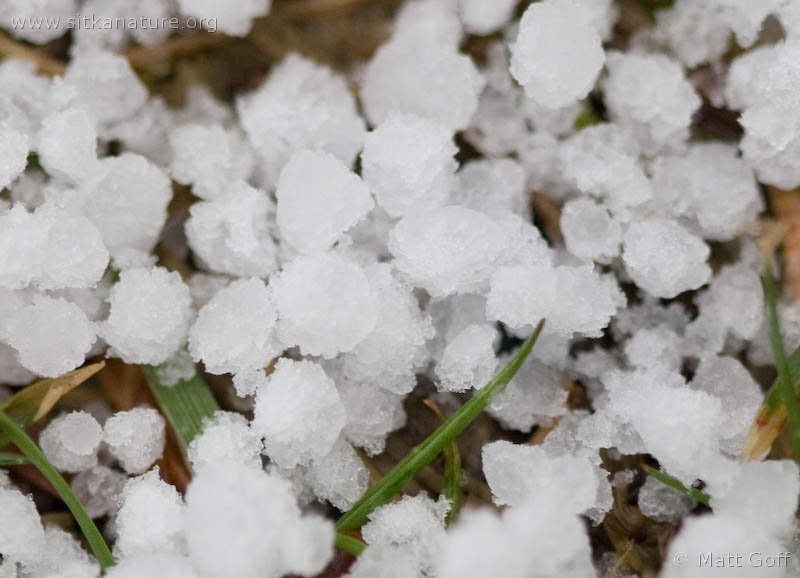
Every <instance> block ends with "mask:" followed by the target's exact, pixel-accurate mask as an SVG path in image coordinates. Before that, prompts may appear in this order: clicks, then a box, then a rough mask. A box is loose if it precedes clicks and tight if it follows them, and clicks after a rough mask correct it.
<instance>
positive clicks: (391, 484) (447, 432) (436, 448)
mask: <svg viewBox="0 0 800 578" xmlns="http://www.w3.org/2000/svg"><path fill="white" fill-rule="evenodd" d="M543 327H544V319H542V320H541V321H539V323H538V324H537V325H536V329H535V330H534V332H533V335H531V336H530V337H529V338H528V339H527V340H526V341H525V343H523V345H522V347H521V348H520V350H519V352H518V353H517V354H516V355H515V356H514V357H513V359H511V361H510V362H509V363H508V365H506V366H505V367H504V368H503V369H502V370H500V372H499V373H498V374H497V375H495V376H494V377H493V378H492V379H491V380H490V381H489V383H487V384H486V385H485V386H484V388H483V389H481V390H480V391H478V392H477V393H475V395H473V396H472V397H471V398H470V400H469V401H468V402H467V403H465V404H464V405H463V406H461V408H460V409H459V410H458V411H457V412H456V413H454V414H453V415H451V416H450V417H449V418H448V419H447V420H446V421H445V422H444V423H443V424H442V425H440V426H439V427H438V428H436V431H434V432H433V433H432V434H431V435H429V436H428V437H427V438H426V439H425V440H424V441H423V442H422V443H421V444H419V445H418V446H417V447H415V448H414V449H413V450H411V452H410V453H409V454H408V455H407V456H406V457H405V458H403V459H402V460H401V461H400V462H399V463H398V464H397V465H396V466H395V467H393V468H392V469H391V470H390V471H389V472H388V473H387V474H386V475H385V476H384V477H383V478H381V479H380V481H378V483H377V484H375V485H374V486H372V487H371V488H370V489H369V490H367V493H366V494H364V496H363V497H362V498H361V499H360V500H359V501H358V502H357V503H356V505H355V506H353V508H352V509H351V510H350V511H349V512H347V513H346V514H344V515H343V516H342V517H341V518H340V519H339V521H338V522H337V523H336V527H337V529H339V530H354V529H356V528H360V527H361V526H362V525H363V524H364V523H365V522H366V521H367V516H368V515H369V514H370V513H372V512H373V511H374V510H375V509H376V508H379V507H380V506H382V505H383V504H385V503H386V502H388V501H389V500H390V499H391V498H392V497H393V496H394V495H395V494H397V492H399V491H401V490H402V489H403V487H404V486H405V485H406V484H407V483H408V482H409V481H411V480H412V479H413V478H414V476H416V475H417V474H418V473H419V472H420V470H422V468H424V467H425V466H427V465H428V464H429V463H431V462H432V461H433V460H434V459H435V458H436V456H437V455H439V453H441V452H442V450H443V449H444V448H445V446H447V444H449V443H450V442H452V441H453V440H454V439H455V438H456V437H457V436H458V435H459V434H460V433H461V432H462V431H464V430H465V429H466V428H467V426H469V424H470V423H472V421H473V420H474V419H475V418H476V417H478V415H480V413H481V412H482V411H483V410H484V408H485V407H486V406H487V405H488V404H489V402H490V401H491V400H492V398H493V397H494V396H495V395H496V394H498V393H500V392H501V391H502V390H503V389H504V388H505V386H506V385H507V384H508V382H509V381H511V378H513V377H514V375H515V374H516V373H517V370H519V368H520V366H521V365H522V364H523V363H524V362H525V360H526V359H527V358H528V355H529V354H530V352H531V349H533V346H534V345H535V344H536V340H537V339H538V338H539V334H540V333H541V332H542V328H543Z"/></svg>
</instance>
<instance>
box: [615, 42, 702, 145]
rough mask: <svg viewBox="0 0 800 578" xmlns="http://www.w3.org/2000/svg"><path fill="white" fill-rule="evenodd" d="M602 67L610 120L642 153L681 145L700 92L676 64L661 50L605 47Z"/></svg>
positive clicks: (697, 106) (698, 103)
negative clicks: (628, 134) (605, 71)
mask: <svg viewBox="0 0 800 578" xmlns="http://www.w3.org/2000/svg"><path fill="white" fill-rule="evenodd" d="M607 69H608V77H607V78H606V81H605V83H604V92H605V103H606V106H608V111H609V114H610V116H611V119H612V120H613V121H614V122H616V123H618V124H620V125H621V126H622V127H623V128H625V129H627V130H629V131H631V133H632V134H633V135H634V136H635V137H636V139H637V140H638V141H639V143H640V144H641V146H642V148H643V150H644V151H645V152H646V153H648V154H654V153H656V152H657V151H659V150H665V149H667V150H668V149H672V148H676V147H679V146H680V145H681V144H683V141H685V140H686V138H687V137H688V136H689V124H690V122H691V120H692V115H693V114H694V113H695V111H696V110H697V109H698V108H700V97H699V96H697V94H696V93H695V91H694V88H693V87H692V84H691V83H690V82H689V81H688V80H687V78H686V76H685V75H684V72H683V70H682V69H681V66H680V64H678V63H677V62H675V61H674V60H671V59H670V58H669V57H667V56H664V55H663V54H647V53H636V52H627V53H621V52H611V53H609V55H608V63H607Z"/></svg>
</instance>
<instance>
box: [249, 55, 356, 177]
mask: <svg viewBox="0 0 800 578" xmlns="http://www.w3.org/2000/svg"><path fill="white" fill-rule="evenodd" d="M236 108H237V111H238V113H239V118H240V121H241V124H242V127H243V128H244V130H245V132H246V133H247V136H248V138H249V139H250V144H251V145H252V146H253V148H254V149H255V151H256V153H257V154H258V156H259V157H260V158H261V160H262V162H263V163H264V166H262V167H260V168H261V169H262V170H263V171H265V173H266V174H265V180H266V182H265V183H264V185H265V186H272V185H274V184H275V182H277V179H278V175H279V174H280V171H281V169H282V168H283V166H284V165H285V164H286V161H287V160H289V157H290V156H291V155H292V153H293V152H295V151H298V150H300V149H305V148H316V149H320V150H324V151H326V152H329V153H331V154H333V155H334V156H336V157H337V158H339V159H341V160H342V161H343V162H344V163H345V164H347V165H350V164H351V163H352V162H353V161H354V160H355V157H356V154H357V153H358V151H359V149H360V148H361V145H362V144H363V142H364V133H365V130H366V129H365V126H364V121H363V120H362V119H361V117H359V116H358V113H357V111H356V105H355V99H354V98H353V95H352V94H351V93H350V90H349V89H348V88H347V84H346V83H345V80H344V78H342V77H341V76H339V75H337V74H335V73H333V72H332V71H331V70H330V69H328V68H325V67H323V66H320V65H318V64H315V63H313V62H312V61H310V60H307V59H305V58H303V57H301V56H299V55H297V54H291V55H289V56H288V57H286V59H284V60H283V62H281V63H280V64H279V65H278V66H277V67H275V68H273V69H272V72H271V73H270V76H269V78H268V79H267V80H266V82H264V83H263V84H262V85H261V86H260V87H259V88H258V89H257V90H256V91H255V92H253V93H251V94H249V95H246V96H242V97H240V98H239V100H238V101H237V103H236Z"/></svg>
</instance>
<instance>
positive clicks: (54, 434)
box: [39, 411, 103, 473]
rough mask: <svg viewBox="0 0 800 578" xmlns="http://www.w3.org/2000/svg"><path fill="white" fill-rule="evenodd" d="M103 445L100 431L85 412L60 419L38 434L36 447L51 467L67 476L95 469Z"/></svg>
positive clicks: (101, 429) (101, 430) (94, 421)
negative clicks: (68, 473) (67, 474)
mask: <svg viewBox="0 0 800 578" xmlns="http://www.w3.org/2000/svg"><path fill="white" fill-rule="evenodd" d="M102 441H103V428H101V427H100V424H99V423H97V420H96V419H94V417H92V416H91V414H88V413H86V412H85V411H73V412H71V413H67V414H64V415H61V416H59V417H57V418H56V419H54V420H53V421H51V422H50V423H49V424H47V427H46V428H44V429H43V430H42V433H40V434H39V446H40V447H41V448H42V451H43V452H44V455H45V456H47V459H48V460H50V463H51V464H53V466H54V467H55V468H57V469H59V470H61V471H62V472H70V473H77V472H80V471H83V470H86V469H89V468H91V467H93V466H95V465H96V464H97V451H98V450H99V449H100V442H102Z"/></svg>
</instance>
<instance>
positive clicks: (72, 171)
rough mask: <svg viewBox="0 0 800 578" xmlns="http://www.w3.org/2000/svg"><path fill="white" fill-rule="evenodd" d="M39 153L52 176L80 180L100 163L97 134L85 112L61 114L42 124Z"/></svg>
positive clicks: (47, 119) (65, 112) (63, 112)
mask: <svg viewBox="0 0 800 578" xmlns="http://www.w3.org/2000/svg"><path fill="white" fill-rule="evenodd" d="M36 150H37V152H38V153H39V160H40V161H41V163H42V166H43V167H44V169H45V170H46V171H47V172H48V173H49V174H50V175H52V176H57V177H61V178H67V179H72V180H75V181H80V180H82V179H85V178H86V177H87V176H89V175H90V174H91V172H92V171H93V170H94V167H95V163H96V162H97V133H96V132H95V128H94V125H93V124H92V122H91V121H90V119H89V116H88V115H87V114H86V112H85V111H84V110H82V109H79V108H70V109H67V110H63V111H59V112H56V113H54V114H51V115H49V116H47V117H46V118H45V119H44V121H43V122H42V128H41V130H40V131H39V139H38V144H37V146H36Z"/></svg>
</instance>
